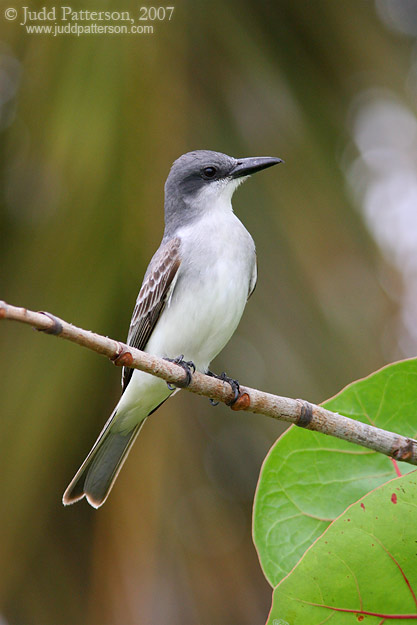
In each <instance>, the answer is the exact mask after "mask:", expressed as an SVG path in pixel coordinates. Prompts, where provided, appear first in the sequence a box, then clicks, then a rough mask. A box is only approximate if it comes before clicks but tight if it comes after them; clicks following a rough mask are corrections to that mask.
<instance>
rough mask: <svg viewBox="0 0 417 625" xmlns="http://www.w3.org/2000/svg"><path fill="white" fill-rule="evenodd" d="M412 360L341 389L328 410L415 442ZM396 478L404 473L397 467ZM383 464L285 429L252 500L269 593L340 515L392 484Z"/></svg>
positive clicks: (415, 368) (329, 440)
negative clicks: (354, 503)
mask: <svg viewBox="0 0 417 625" xmlns="http://www.w3.org/2000/svg"><path fill="white" fill-rule="evenodd" d="M416 389H417V360H416V359H413V360H406V361H402V362H399V363H395V364H393V365H389V366H387V367H385V368H384V369H381V370H380V371H378V372H376V373H374V374H372V375H370V376H369V377H367V378H364V379H363V380H359V381H358V382H354V383H353V384H350V385H349V386H347V387H346V388H345V389H344V390H343V391H341V393H339V394H338V395H336V396H335V397H333V398H332V399H330V400H328V401H327V402H325V403H324V404H323V405H324V406H325V407H326V408H329V410H332V411H334V412H339V413H341V414H344V415H346V416H348V417H351V418H353V419H357V420H359V421H363V422H366V423H372V424H374V425H377V426H378V427H381V428H384V429H389V430H392V431H396V432H399V433H401V434H403V435H405V436H410V437H413V438H415V436H416V434H417V392H416ZM400 466H401V472H402V473H407V472H409V471H411V470H412V469H413V467H412V466H410V465H408V464H405V463H401V465H400ZM395 475H396V471H395V466H394V464H393V462H392V460H391V459H390V458H388V457H387V456H383V455H382V454H378V453H376V452H373V451H370V450H368V449H365V448H363V447H359V446H358V445H354V444H352V443H347V442H345V441H341V440H339V439H335V438H333V437H330V436H325V435H323V434H319V433H317V432H310V431H308V430H303V429H301V428H297V427H292V428H290V429H289V430H287V432H285V433H284V434H283V435H282V436H281V438H280V439H278V441H277V442H276V443H275V445H274V446H273V447H272V449H271V451H270V452H269V454H268V456H267V458H266V459H265V462H264V464H263V467H262V470H261V474H260V478H259V482H258V487H257V492H256V495H255V504H254V515H253V533H254V541H255V545H256V548H257V550H258V554H259V559H260V562H261V566H262V568H263V571H264V574H265V576H266V578H267V579H268V581H269V582H270V584H271V585H272V586H276V584H277V583H278V582H279V581H280V580H281V579H282V578H283V577H284V576H285V575H287V574H288V573H289V571H290V570H291V569H292V568H293V567H294V566H295V564H296V563H297V562H298V560H299V559H300V558H301V556H302V555H303V553H304V552H305V550H306V549H307V548H308V547H309V546H310V545H311V544H312V543H313V542H314V540H316V539H317V538H318V537H319V536H320V535H321V534H322V533H323V532H324V530H325V529H326V527H327V526H328V525H329V523H330V522H331V521H332V520H333V519H335V518H336V517H337V516H339V515H340V514H341V513H342V512H343V510H345V509H346V507H347V506H348V505H349V504H351V503H353V502H354V501H357V500H358V499H359V498H360V497H362V496H363V495H365V494H366V493H368V492H369V491H370V490H372V489H374V488H376V487H377V486H379V485H380V484H383V483H385V482H387V481H388V480H390V479H392V478H393V477H395Z"/></svg>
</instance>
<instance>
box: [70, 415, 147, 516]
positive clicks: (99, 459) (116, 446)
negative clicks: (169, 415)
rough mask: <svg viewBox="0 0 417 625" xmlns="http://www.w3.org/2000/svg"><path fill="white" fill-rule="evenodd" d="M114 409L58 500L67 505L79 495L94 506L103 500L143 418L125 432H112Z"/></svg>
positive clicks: (78, 497) (96, 506)
mask: <svg viewBox="0 0 417 625" xmlns="http://www.w3.org/2000/svg"><path fill="white" fill-rule="evenodd" d="M115 416H116V412H114V413H113V414H112V416H111V417H110V419H109V420H108V422H107V423H106V425H105V427H104V429H103V431H102V432H101V434H100V436H99V437H98V439H97V441H96V443H95V444H94V447H93V448H92V450H91V451H90V453H89V454H88V456H87V458H86V459H85V460H84V462H83V464H82V465H81V467H80V468H79V470H78V471H77V473H76V474H75V476H74V478H73V480H72V481H71V483H70V485H69V486H68V488H67V489H66V491H65V493H64V496H63V498H62V501H63V503H64V505H66V506H67V505H69V504H72V503H75V502H76V501H79V500H80V499H82V498H83V497H86V498H87V501H88V503H89V504H90V505H92V506H93V507H94V508H99V507H100V506H101V505H102V504H103V503H104V502H105V501H106V499H107V497H108V495H109V493H110V491H111V489H112V486H113V484H114V481H115V479H116V477H117V476H118V474H119V471H120V469H121V468H122V465H123V463H124V461H125V460H126V458H127V456H128V453H129V451H130V449H131V447H132V445H133V443H134V442H135V440H136V437H137V435H138V433H139V430H140V428H141V427H142V425H143V424H144V422H145V420H146V419H143V420H142V421H140V422H139V423H138V425H137V426H136V427H135V428H134V429H133V430H131V431H130V432H128V433H126V434H122V433H120V432H115V431H112V430H113V428H112V425H113V421H114V418H115Z"/></svg>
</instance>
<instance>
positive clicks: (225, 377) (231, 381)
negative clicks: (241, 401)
mask: <svg viewBox="0 0 417 625" xmlns="http://www.w3.org/2000/svg"><path fill="white" fill-rule="evenodd" d="M206 375H208V376H210V377H211V378H216V380H221V381H222V382H227V383H228V384H230V386H231V388H232V391H233V393H234V397H233V399H232V400H231V401H229V402H228V404H227V405H228V406H233V404H234V403H236V401H237V399H238V398H239V394H240V386H239V382H238V381H237V380H234V379H233V378H229V376H228V375H226V374H225V372H224V371H223V373H221V374H220V375H217V374H216V373H213V371H206ZM209 401H210V403H211V405H212V406H217V404H218V403H219V402H218V401H214V400H213V399H210V400H209Z"/></svg>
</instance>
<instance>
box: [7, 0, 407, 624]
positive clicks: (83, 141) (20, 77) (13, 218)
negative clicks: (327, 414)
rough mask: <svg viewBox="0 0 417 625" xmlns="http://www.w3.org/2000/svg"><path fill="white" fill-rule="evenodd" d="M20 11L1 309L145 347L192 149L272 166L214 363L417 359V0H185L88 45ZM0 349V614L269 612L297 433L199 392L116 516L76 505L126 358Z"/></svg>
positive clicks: (159, 425)
mask: <svg viewBox="0 0 417 625" xmlns="http://www.w3.org/2000/svg"><path fill="white" fill-rule="evenodd" d="M22 6H23V4H22V5H17V4H14V3H13V0H7V2H5V0H2V2H1V3H0V132H1V134H0V159H1V178H0V185H1V188H0V203H1V205H0V206H1V212H0V243H1V245H0V298H1V299H5V300H6V301H8V302H9V303H11V304H15V305H22V306H26V307H28V308H31V309H34V310H47V311H50V312H53V313H55V314H56V315H58V316H60V317H62V318H64V319H65V320H67V321H70V322H72V323H74V324H76V325H79V326H82V327H84V328H87V329H92V330H95V331H97V332H99V333H102V334H105V335H109V336H112V337H114V338H119V339H121V340H124V339H125V337H126V334H127V329H128V325H129V320H130V315H131V312H132V309H133V305H134V302H135V299H136V295H137V291H138V289H139V286H140V283H141V280H142V276H143V273H144V270H145V269H146V266H147V263H148V261H149V259H150V257H151V255H152V254H153V252H154V250H155V249H156V247H157V246H158V244H159V241H160V237H161V235H162V230H163V184H164V181H165V178H166V176H167V174H168V171H169V167H170V165H171V163H172V161H173V160H174V159H175V158H177V157H178V156H179V155H180V154H181V153H183V152H186V151H188V150H192V149H199V148H206V149H214V150H218V151H223V152H226V153H228V154H231V155H234V156H256V155H273V156H280V157H281V158H283V159H284V160H285V165H281V166H280V167H279V168H274V169H271V170H269V171H268V172H263V173H261V174H259V176H255V177H254V178H253V179H251V180H250V181H249V182H248V183H246V184H245V185H244V186H243V188H241V189H239V191H238V192H237V194H236V196H235V198H234V207H235V210H236V212H237V213H238V215H239V217H240V218H241V219H242V221H243V222H244V223H245V225H246V226H247V228H248V229H249V230H250V232H251V233H252V234H253V236H254V238H255V241H256V243H257V249H258V260H259V282H258V287H257V290H256V292H255V294H254V296H253V297H252V298H251V300H250V302H249V305H248V307H247V310H246V312H245V315H244V318H243V320H242V322H241V324H240V326H239V329H238V332H237V333H236V335H235V337H234V338H233V339H232V341H231V343H230V344H229V346H228V347H227V348H226V349H225V350H224V352H223V353H222V354H221V355H220V356H219V357H218V358H217V360H216V361H215V363H214V365H213V369H214V370H217V371H219V372H220V371H223V370H226V371H227V372H228V373H229V374H231V375H233V376H234V377H236V378H238V379H239V380H240V381H241V382H242V383H245V384H248V385H250V386H255V387H259V388H261V389H264V390H268V391H271V392H275V393H278V394H281V395H289V396H292V397H302V398H305V399H308V400H311V401H313V402H320V401H323V400H324V399H326V398H328V397H329V396H331V395H332V394H334V393H336V392H337V391H338V390H340V389H341V388H342V387H343V386H344V385H345V384H347V383H348V382H350V381H352V380H354V379H356V378H359V377H361V376H364V375H367V374H368V373H370V372H371V371H373V370H374V369H376V368H378V367H380V366H382V365H384V364H385V363H386V362H389V361H392V360H394V359H396V358H399V357H404V356H411V355H415V352H416V346H417V329H416V324H415V319H416V316H415V315H416V314H417V312H416V307H417V304H416V300H417V260H416V250H417V122H416V96H417V46H416V35H417V3H416V1H415V0H414V1H410V0H409V1H406V0H377V1H376V2H371V1H364V0H350V1H349V2H335V1H334V0H316V1H307V0H276V1H275V2H269V1H268V0H259V1H257V2H254V1H244V0H243V1H242V0H239V1H238V0H229V1H228V2H222V1H220V0H212V1H211V2H210V3H209V2H203V1H201V0H193V1H191V0H189V1H186V0H183V1H180V2H177V3H176V4H175V11H174V14H173V18H172V20H171V21H169V22H168V21H165V22H158V23H154V33H153V34H142V35H135V34H128V35H123V34H121V35H108V34H107V35H83V36H80V37H76V36H73V35H70V36H63V35H61V36H58V37H53V36H51V35H49V36H48V35H45V34H44V35H35V34H28V33H27V32H26V31H25V29H24V27H23V26H20V25H19V22H20V21H21V19H17V20H15V21H8V20H6V19H5V18H4V11H5V9H6V8H9V7H15V8H16V9H17V10H18V12H19V16H20V17H21V11H22ZM42 6H44V4H43V3H37V2H33V3H30V8H31V9H40V8H41V7H42ZM47 6H48V8H50V7H52V6H54V5H53V3H50V4H48V5H47ZM55 6H57V7H59V5H55ZM71 6H72V7H73V9H74V10H77V9H89V10H104V9H106V10H114V11H123V10H129V11H130V12H131V13H132V15H134V16H135V18H136V16H137V15H138V9H139V5H138V4H136V3H135V2H133V1H132V0H123V2H116V0H111V1H110V0H109V1H105V2H101V3H100V4H99V3H98V1H97V0H85V2H84V3H80V2H74V3H73V4H72V5H71ZM157 6H158V5H157ZM0 346H1V364H0V373H1V375H0V414H1V426H2V427H1V437H0V502H1V503H0V563H1V566H0V623H2V625H84V624H88V625H151V624H155V623H170V625H192V624H195V623H198V624H201V625H234V624H236V625H254V624H262V623H264V622H265V620H266V616H267V613H268V610H269V607H270V601H271V590H270V588H269V587H268V585H267V582H266V581H265V580H264V578H263V576H262V573H261V571H260V568H259V565H258V561H257V556H256V553H255V550H254V547H253V545H252V542H251V504H252V499H253V494H254V489H255V485H256V479H257V474H258V472H259V468H260V465H261V462H262V459H263V458H264V456H265V454H266V452H267V450H268V449H269V447H270V446H271V444H272V443H273V441H274V440H275V439H276V437H277V436H278V435H279V434H280V432H282V430H283V427H282V425H281V424H280V423H278V422H273V421H272V420H268V419H267V418H266V417H262V416H255V415H251V414H239V413H237V414H235V413H233V412H231V411H230V410H228V409H227V408H226V407H224V406H218V407H217V408H215V409H214V408H212V407H211V406H210V405H209V403H208V401H206V400H204V399H201V398H198V397H196V396H192V395H191V394H189V393H186V392H183V393H180V394H179V395H178V396H176V397H175V398H174V399H173V400H172V401H170V402H168V403H167V404H165V405H164V406H163V407H162V408H161V410H159V411H158V412H157V413H156V414H155V415H154V416H153V417H152V419H150V420H149V421H148V422H147V424H146V426H145V428H144V430H143V432H142V433H141V436H140V438H139V439H138V441H137V443H136V445H135V447H134V450H133V452H132V454H131V455H130V457H129V460H128V462H127V463H126V465H125V467H124V469H123V471H122V473H121V475H120V477H119V479H118V481H117V484H116V486H115V488H114V490H113V492H112V494H111V497H110V498H109V500H108V502H107V503H106V504H105V506H104V507H103V508H102V509H100V510H99V511H94V510H92V509H91V508H90V507H89V506H88V505H87V504H85V502H82V503H81V504H78V505H76V506H73V507H70V508H67V509H64V508H63V506H62V504H61V496H62V492H63V490H64V488H65V487H66V485H67V483H68V482H69V480H70V479H71V478H72V476H73V474H74V472H75V470H76V469H77V468H78V466H79V464H80V462H81V461H82V460H83V459H84V456H85V455H86V453H87V452H88V450H89V449H90V446H91V444H92V443H93V442H94V440H95V437H96V435H97V434H98V432H99V430H100V428H101V427H102V425H103V423H104V421H105V420H106V419H107V417H108V415H109V414H110V412H111V410H112V409H113V406H114V404H115V402H116V401H117V398H118V395H119V392H120V387H119V379H120V378H119V375H120V370H118V369H115V368H114V367H112V366H111V365H110V363H109V362H107V361H106V360H105V359H103V358H100V357H99V356H97V355H95V354H93V353H91V352H89V351H87V350H83V349H81V348H79V347H77V346H74V345H72V344H70V343H67V342H65V341H59V340H56V339H54V338H51V337H47V336H44V335H41V334H37V333H34V332H32V331H31V330H30V329H29V328H27V327H24V326H22V325H19V324H16V323H9V322H2V323H1V325H0Z"/></svg>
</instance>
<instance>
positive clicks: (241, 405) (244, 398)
mask: <svg viewBox="0 0 417 625" xmlns="http://www.w3.org/2000/svg"><path fill="white" fill-rule="evenodd" d="M249 406H250V396H249V393H240V394H239V397H238V398H237V399H236V401H234V402H233V403H232V404H231V405H230V408H231V409H232V410H247V409H248V408H249Z"/></svg>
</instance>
